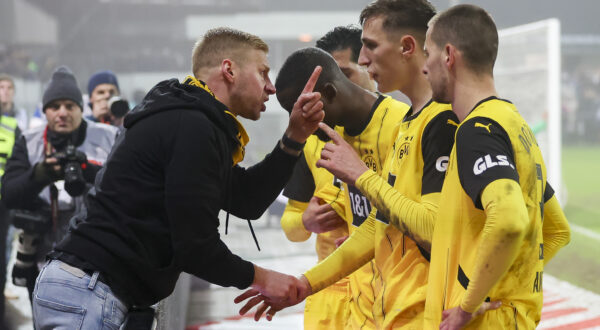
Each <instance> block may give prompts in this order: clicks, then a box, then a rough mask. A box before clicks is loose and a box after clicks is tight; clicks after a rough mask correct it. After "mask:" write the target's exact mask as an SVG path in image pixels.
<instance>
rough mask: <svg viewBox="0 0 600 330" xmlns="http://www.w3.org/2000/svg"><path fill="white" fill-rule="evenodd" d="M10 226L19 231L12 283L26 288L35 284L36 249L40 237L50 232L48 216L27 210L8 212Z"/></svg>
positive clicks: (36, 272) (36, 271)
mask: <svg viewBox="0 0 600 330" xmlns="http://www.w3.org/2000/svg"><path fill="white" fill-rule="evenodd" d="M8 216H9V219H10V221H11V222H12V224H13V225H14V226H15V227H16V228H18V229H21V232H19V237H18V241H17V257H16V259H15V264H14V266H13V269H12V278H13V283H14V284H15V285H16V286H28V285H33V284H34V283H35V278H36V277H37V274H38V270H37V265H36V252H37V247H38V245H39V244H40V242H41V237H42V235H43V234H44V233H45V232H47V231H48V230H50V227H51V220H50V219H51V217H50V214H44V213H43V212H34V211H29V210H10V211H9V213H8Z"/></svg>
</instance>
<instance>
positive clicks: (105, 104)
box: [87, 70, 129, 127]
mask: <svg viewBox="0 0 600 330" xmlns="http://www.w3.org/2000/svg"><path fill="white" fill-rule="evenodd" d="M120 94H121V91H120V90H119V81H118V80H117V76H116V75H115V74H114V73H113V72H112V71H109V70H104V71H98V72H96V73H94V74H93V75H92V76H91V77H90V80H89V82H88V95H89V98H90V102H89V105H90V108H91V109H92V115H91V116H88V117H87V119H89V120H91V121H95V122H101V123H105V124H109V125H113V126H118V127H121V126H123V117H124V116H125V115H126V114H127V112H129V103H128V102H127V100H125V99H123V98H121V96H120Z"/></svg>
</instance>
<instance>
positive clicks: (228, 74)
mask: <svg viewBox="0 0 600 330" xmlns="http://www.w3.org/2000/svg"><path fill="white" fill-rule="evenodd" d="M233 71H234V63H233V61H232V60H230V59H227V58H226V59H224V60H223V62H221V75H223V79H225V81H227V82H229V83H232V82H233V80H234V78H233Z"/></svg>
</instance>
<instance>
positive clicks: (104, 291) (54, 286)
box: [33, 260, 128, 330]
mask: <svg viewBox="0 0 600 330" xmlns="http://www.w3.org/2000/svg"><path fill="white" fill-rule="evenodd" d="M98 275H99V273H98V272H95V273H94V274H93V275H92V276H90V275H88V274H86V273H85V272H83V271H82V270H80V269H78V268H75V267H72V266H70V265H68V264H66V263H63V262H62V261H60V260H50V261H48V262H47V263H46V264H45V265H44V267H43V268H42V271H41V272H40V275H39V276H38V278H37V280H36V284H35V290H34V291H33V322H34V324H35V328H36V329H37V330H44V329H65V330H66V329H119V328H120V327H121V325H122V324H123V323H124V321H125V318H126V316H127V311H128V309H127V306H126V305H125V304H124V303H123V302H122V301H121V300H120V299H119V298H117V297H116V296H115V295H114V294H113V292H112V291H111V290H110V288H109V287H108V285H106V284H104V283H102V282H100V281H98Z"/></svg>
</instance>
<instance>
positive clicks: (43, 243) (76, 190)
mask: <svg viewBox="0 0 600 330" xmlns="http://www.w3.org/2000/svg"><path fill="white" fill-rule="evenodd" d="M42 102H43V112H44V114H45V116H46V119H47V122H48V124H47V125H45V126H39V127H36V128H33V129H30V130H28V131H25V132H24V133H23V135H22V136H21V137H20V138H18V139H17V141H16V142H15V145H14V148H13V149H12V155H11V157H10V158H9V160H8V162H7V163H6V172H5V173H4V176H3V177H2V197H3V198H2V201H3V202H4V204H5V205H6V207H7V208H9V209H11V213H12V221H13V224H14V226H15V227H17V228H20V229H21V232H20V233H19V245H18V252H17V260H16V262H15V266H14V267H13V272H12V277H13V282H14V283H15V285H19V286H26V287H27V289H28V291H29V294H30V298H31V293H32V292H33V288H34V284H35V278H36V277H37V274H38V265H37V263H38V262H43V261H44V260H45V255H46V253H47V252H48V251H50V249H51V248H52V246H53V245H54V243H56V242H57V241H58V240H60V239H62V236H63V235H64V234H65V232H66V230H67V228H68V222H69V220H70V218H71V217H72V216H73V214H74V213H75V211H78V210H80V209H81V208H82V207H83V197H82V195H83V193H84V192H85V191H86V189H87V188H89V187H90V186H91V183H93V181H94V178H95V175H96V173H97V171H98V170H99V169H100V167H101V165H102V163H103V162H104V161H105V160H106V158H107V157H108V153H109V152H110V149H111V147H112V145H113V143H114V139H115V136H116V132H117V129H116V128H114V127H111V126H108V125H103V124H96V123H93V122H89V121H86V120H83V119H82V108H83V98H82V95H81V92H80V90H79V87H77V82H76V80H75V77H74V76H73V74H72V73H71V71H70V70H69V69H68V68H66V67H60V68H58V69H57V70H56V71H55V72H54V74H53V75H52V79H51V80H50V83H49V84H48V87H47V88H46V90H45V91H44V95H43V100H42ZM67 169H68V170H67Z"/></svg>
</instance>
